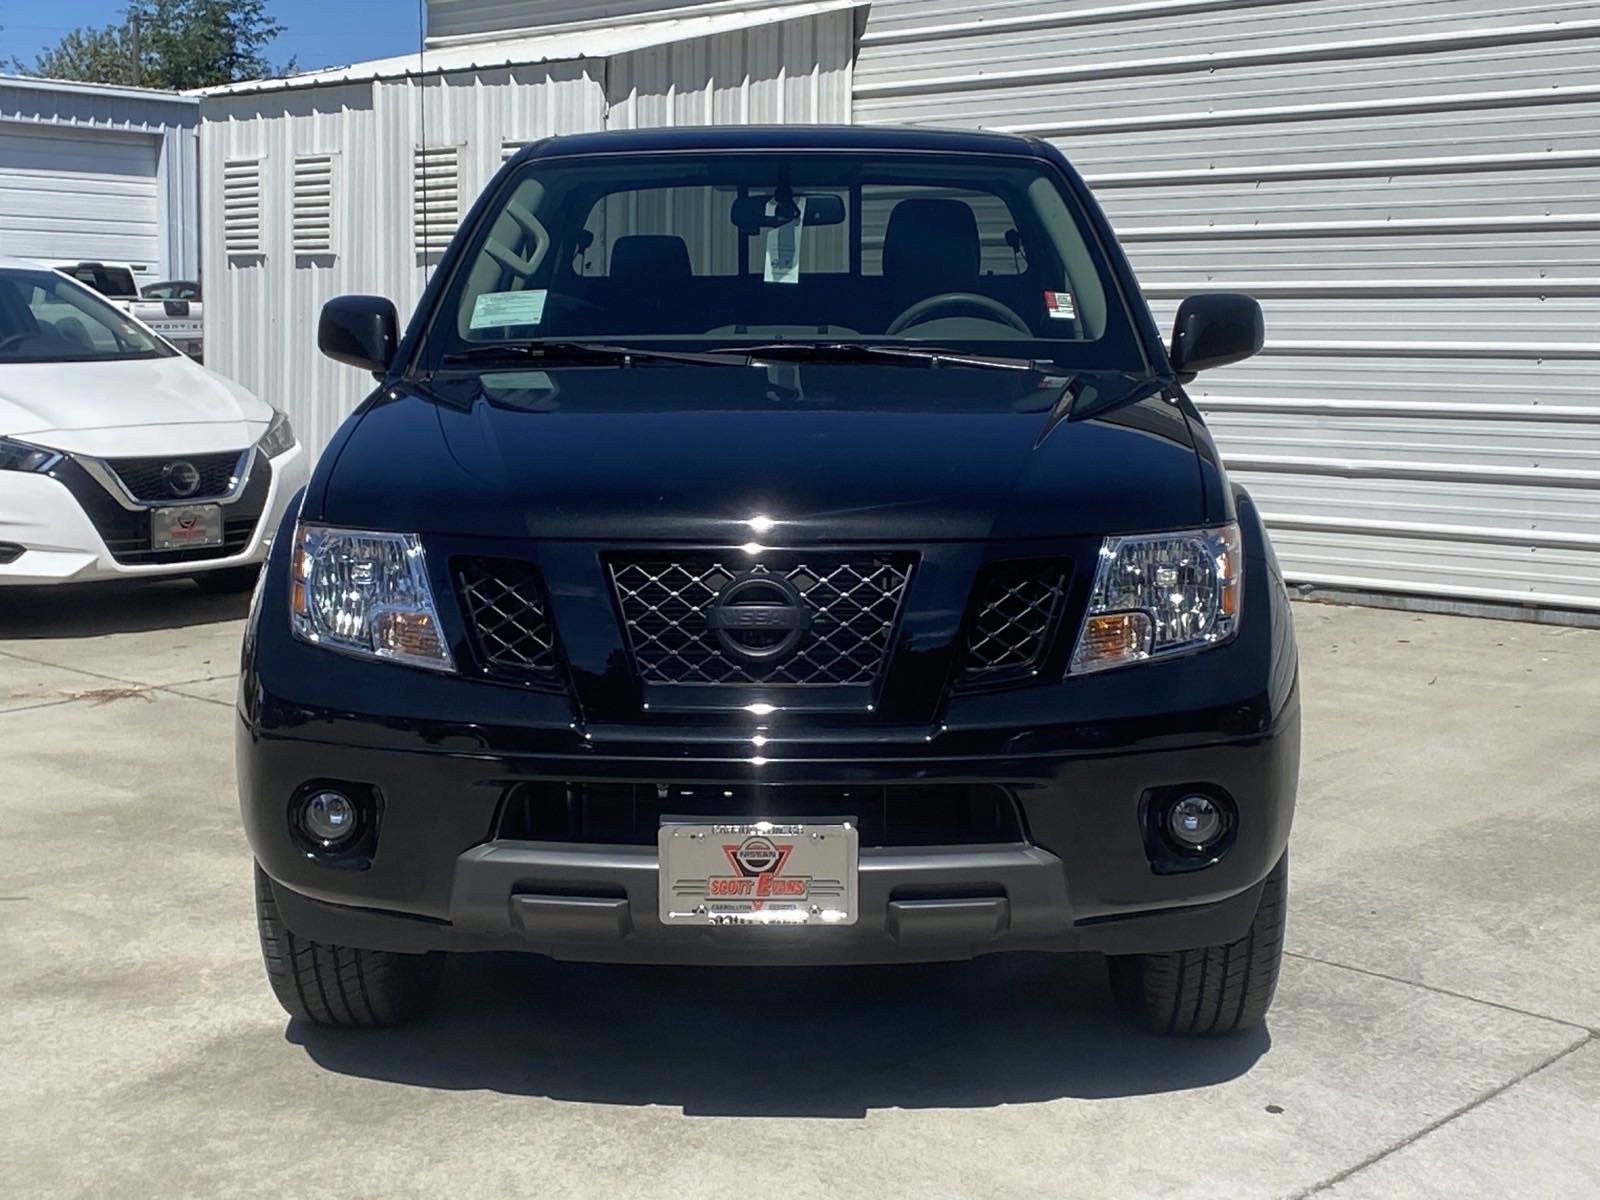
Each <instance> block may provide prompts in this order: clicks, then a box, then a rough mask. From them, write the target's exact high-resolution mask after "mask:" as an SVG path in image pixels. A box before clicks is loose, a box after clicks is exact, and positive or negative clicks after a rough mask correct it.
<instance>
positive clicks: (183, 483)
mask: <svg viewBox="0 0 1600 1200" xmlns="http://www.w3.org/2000/svg"><path fill="white" fill-rule="evenodd" d="M161 482H162V483H164V484H166V485H167V493H168V494H169V495H172V496H176V497H177V498H178V499H179V500H184V499H187V498H188V497H190V496H192V495H194V494H195V493H196V492H198V491H199V490H200V471H199V469H198V468H196V467H195V465H194V464H193V463H191V462H182V461H180V462H169V463H168V464H167V465H166V466H164V467H162V468H161Z"/></svg>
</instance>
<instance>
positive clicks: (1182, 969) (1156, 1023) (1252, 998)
mask: <svg viewBox="0 0 1600 1200" xmlns="http://www.w3.org/2000/svg"><path fill="white" fill-rule="evenodd" d="M1288 896H1289V855H1288V852H1287V851H1286V852H1285V853H1284V856H1283V857H1282V858H1281V859H1279V860H1278V865H1277V866H1275V867H1273V868H1272V873H1271V874H1270V875H1268V876H1267V882H1266V886H1265V887H1264V888H1263V889H1262V891H1261V901H1260V904H1259V906H1258V907H1257V908H1256V915H1255V919H1254V920H1253V921H1252V922H1251V923H1250V928H1249V929H1248V930H1246V931H1245V934H1244V936H1243V937H1242V938H1240V939H1239V940H1238V941H1235V942H1228V943H1226V944H1224V945H1221V946H1202V947H1200V948H1199V949H1196V950H1178V951H1174V952H1173V953H1170V954H1128V955H1122V956H1118V957H1112V958H1108V959H1107V960H1106V965H1107V967H1108V968H1109V969H1110V972H1111V991H1112V994H1113V995H1114V996H1115V997H1116V1000H1117V1007H1119V1008H1120V1009H1121V1010H1122V1015H1123V1016H1125V1017H1127V1018H1128V1020H1130V1021H1132V1022H1133V1023H1134V1024H1136V1025H1138V1026H1139V1027H1141V1028H1143V1029H1147V1030H1149V1031H1151V1032H1152V1033H1167V1034H1174V1035H1177V1036H1182V1037H1216V1036H1222V1035H1225V1034H1230V1033H1238V1032H1240V1031H1242V1030H1245V1029H1251V1028H1253V1027H1255V1026H1257V1025H1259V1024H1261V1022H1262V1021H1264V1020H1265V1019H1266V1016H1267V1010H1268V1009H1269V1008H1271V1007H1272V997H1273V994H1274V993H1275V992H1276V991H1277V990H1278V968H1279V965H1280V964H1281V963H1282V961H1283V929H1284V918H1285V915H1286V912H1287V909H1288Z"/></svg>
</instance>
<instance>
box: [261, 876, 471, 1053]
mask: <svg viewBox="0 0 1600 1200" xmlns="http://www.w3.org/2000/svg"><path fill="white" fill-rule="evenodd" d="M255 873H256V926H257V928H258V930H259V931H260V934H261V957H262V960H263V961H264V962H265V964H266V968H267V982H269V983H270V984H271V985H272V991H273V994H274V995H276V996H277V997H278V1003H279V1004H281V1005H283V1008H284V1011H285V1012H287V1013H288V1014H289V1015H290V1016H291V1017H294V1018H296V1019H298V1020H301V1021H309V1022H311V1023H312V1024H314V1025H335V1026H365V1027H369V1028H372V1027H380V1026H385V1025H400V1024H403V1023H404V1022H406V1021H410V1020H413V1019H415V1018H416V1017H419V1016H421V1015H423V1014H424V1013H425V1012H427V1011H428V1010H429V1009H430V1008H431V1007H432V1006H433V1001H434V997H435V995H436V994H437V992H438V988H439V977H440V975H441V974H442V973H443V970H444V955H443V954H391V953H389V952H387V951H384V950H361V949H358V948H356V947H352V946H335V945H331V944H329V943H326V942H312V941H307V940H306V939H305V938H302V937H296V936H295V935H294V934H293V933H291V932H290V931H289V928H288V926H286V925H285V924H284V923H283V918H282V917H280V916H279V915H278V904H277V901H276V900H275V899H274V898H273V895H272V885H271V883H269V882H268V880H267V876H266V872H264V871H263V870H262V869H261V868H260V867H259V866H257V867H256V868H255Z"/></svg>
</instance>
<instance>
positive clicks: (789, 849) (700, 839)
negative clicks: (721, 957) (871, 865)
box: [656, 820, 861, 927]
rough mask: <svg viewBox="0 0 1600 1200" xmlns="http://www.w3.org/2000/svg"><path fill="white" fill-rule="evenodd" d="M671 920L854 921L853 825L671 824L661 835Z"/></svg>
mask: <svg viewBox="0 0 1600 1200" xmlns="http://www.w3.org/2000/svg"><path fill="white" fill-rule="evenodd" d="M656 844H657V849H658V851H659V852H660V860H661V870H660V877H661V897H660V903H661V921H662V923H663V924H665V925H772V926H778V927H782V926H790V925H792V926H800V925H854V924H855V922H856V915H857V893H856V881H857V875H858V873H859V870H858V866H859V860H860V845H861V835H860V833H859V831H858V830H857V829H856V827H855V826H854V825H850V824H809V823H808V824H797V823H789V822H783V821H777V820H773V821H755V822H751V823H748V824H732V825H730V824H704V825H702V824H696V823H692V822H669V823H666V824H663V825H662V826H661V832H660V834H659V836H658V838H657V843H656Z"/></svg>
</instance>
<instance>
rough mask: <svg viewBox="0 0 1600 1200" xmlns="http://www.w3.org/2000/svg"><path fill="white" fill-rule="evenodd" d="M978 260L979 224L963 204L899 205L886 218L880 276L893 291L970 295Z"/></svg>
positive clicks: (980, 253)
mask: <svg viewBox="0 0 1600 1200" xmlns="http://www.w3.org/2000/svg"><path fill="white" fill-rule="evenodd" d="M982 259H983V247H982V245H981V244H980V242H979V240H978V219H977V218H976V217H975V216H973V214H972V207H971V206H970V205H968V204H967V203H966V202H965V201H962V200H932V199H927V200H902V201H900V203H899V204H896V205H895V206H894V211H893V212H892V213H890V214H889V228H888V230H887V231H886V232H885V233H884V239H883V273H884V276H885V277H886V278H888V280H889V281H890V283H891V284H893V285H894V286H895V287H898V288H908V289H913V290H916V291H920V292H923V293H925V294H926V295H934V294H935V293H938V292H970V291H972V290H973V289H974V288H975V287H976V286H977V282H978V270H979V264H980V263H981V262H982Z"/></svg>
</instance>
